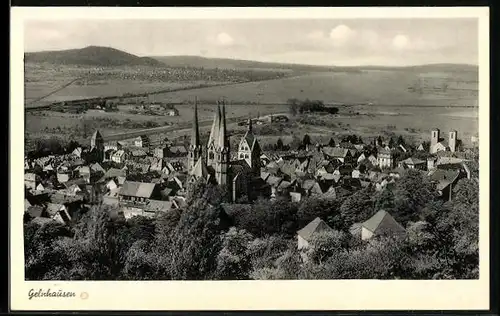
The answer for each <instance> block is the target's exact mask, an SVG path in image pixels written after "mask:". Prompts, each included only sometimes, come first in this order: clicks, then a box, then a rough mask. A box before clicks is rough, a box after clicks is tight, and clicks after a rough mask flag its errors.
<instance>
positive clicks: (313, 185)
mask: <svg viewBox="0 0 500 316" xmlns="http://www.w3.org/2000/svg"><path fill="white" fill-rule="evenodd" d="M301 189H302V190H303V191H304V193H305V195H306V196H319V195H321V194H323V190H322V189H321V186H320V185H319V183H318V182H317V181H316V180H305V181H304V182H302V184H301Z"/></svg>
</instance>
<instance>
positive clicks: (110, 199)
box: [102, 188, 120, 206]
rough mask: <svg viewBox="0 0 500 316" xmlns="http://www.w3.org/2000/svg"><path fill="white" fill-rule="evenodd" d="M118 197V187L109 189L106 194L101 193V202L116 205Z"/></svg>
mask: <svg viewBox="0 0 500 316" xmlns="http://www.w3.org/2000/svg"><path fill="white" fill-rule="evenodd" d="M119 197H120V188H114V189H111V190H109V191H108V192H107V193H106V194H104V195H103V197H102V204H105V205H111V206H118V205H119Z"/></svg>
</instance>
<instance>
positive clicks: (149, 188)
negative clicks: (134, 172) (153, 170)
mask: <svg viewBox="0 0 500 316" xmlns="http://www.w3.org/2000/svg"><path fill="white" fill-rule="evenodd" d="M158 195H159V190H158V187H157V186H156V185H155V184H154V183H145V182H135V181H125V183H123V186H122V187H121V190H120V193H119V200H120V201H123V202H132V203H146V201H147V200H149V199H151V198H154V197H155V196H158Z"/></svg>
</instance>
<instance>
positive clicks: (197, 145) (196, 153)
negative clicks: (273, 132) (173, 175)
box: [188, 98, 202, 172]
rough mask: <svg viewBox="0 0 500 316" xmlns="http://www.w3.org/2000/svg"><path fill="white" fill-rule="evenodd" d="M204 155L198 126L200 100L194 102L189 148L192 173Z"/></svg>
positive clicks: (189, 164)
mask: <svg viewBox="0 0 500 316" xmlns="http://www.w3.org/2000/svg"><path fill="white" fill-rule="evenodd" d="M201 154H202V149H201V142H200V129H199V126H198V99H197V98H195V100H194V115H193V129H192V131H191V144H190V146H189V154H188V155H189V156H188V170H189V172H191V171H192V170H193V169H194V167H195V166H196V163H197V162H198V160H200V158H201Z"/></svg>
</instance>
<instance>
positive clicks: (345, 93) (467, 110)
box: [25, 64, 478, 144]
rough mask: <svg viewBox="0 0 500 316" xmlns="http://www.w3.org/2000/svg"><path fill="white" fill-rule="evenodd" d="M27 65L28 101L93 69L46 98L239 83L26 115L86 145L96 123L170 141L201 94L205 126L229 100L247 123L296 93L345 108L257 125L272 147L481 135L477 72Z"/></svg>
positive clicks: (40, 128)
mask: <svg viewBox="0 0 500 316" xmlns="http://www.w3.org/2000/svg"><path fill="white" fill-rule="evenodd" d="M27 67H28V69H27V75H26V88H25V89H26V98H27V99H30V98H31V99H33V98H37V97H41V96H43V95H45V94H47V93H49V92H50V91H52V90H54V89H56V88H58V87H60V86H62V85H63V84H64V83H66V82H68V81H71V80H72V79H74V78H77V77H78V76H82V74H84V73H90V74H91V75H90V76H87V77H86V79H84V80H79V81H77V82H75V84H72V85H70V86H68V87H66V88H64V89H62V90H61V91H58V92H56V93H54V94H53V95H51V96H50V97H48V98H47V99H46V100H43V101H40V103H43V102H48V101H51V100H52V101H59V100H67V99H78V98H91V97H96V96H109V95H123V94H133V93H145V92H155V91H160V90H164V89H176V88H184V87H193V86H197V85H200V84H214V85H220V84H229V85H226V86H213V87H206V88H197V89H187V90H181V91H173V92H166V93H160V94H151V95H149V96H147V97H144V98H135V97H124V98H121V101H122V102H121V103H120V104H121V105H119V106H118V109H119V111H118V112H103V111H98V110H89V111H87V112H86V113H83V114H78V115H75V114H69V113H59V112H53V111H39V112H33V113H26V119H25V121H26V137H27V138H35V137H47V136H59V137H65V138H71V139H76V140H78V141H82V142H85V141H87V140H88V138H89V137H90V136H89V135H90V134H91V132H92V131H93V130H94V129H96V128H98V129H100V130H101V132H102V133H103V135H105V136H106V135H107V136H111V135H116V134H120V133H133V132H137V131H141V130H144V129H147V128H155V129H156V130H153V132H155V131H158V133H166V136H169V137H177V136H183V135H189V128H187V129H186V126H188V124H189V123H190V122H191V120H192V113H193V105H192V102H193V101H194V98H195V97H197V98H198V100H199V105H198V108H199V114H198V115H199V120H200V121H203V122H209V121H210V120H211V119H212V118H213V116H214V110H215V109H216V106H215V101H216V100H219V99H220V98H221V97H224V98H225V99H226V100H227V101H228V105H227V107H226V111H227V117H228V119H230V120H231V118H236V117H237V118H238V119H241V118H242V117H248V116H252V117H257V116H263V115H267V114H277V113H287V112H288V111H289V108H288V106H287V105H286V102H287V100H288V99H291V98H297V99H300V100H304V99H306V98H308V99H312V100H322V101H324V102H325V103H327V104H338V106H339V108H340V112H339V114H338V115H336V116H332V115H326V116H322V115H318V114H315V115H308V116H299V117H295V118H293V119H292V120H291V121H290V122H289V123H286V124H284V125H283V126H281V127H280V128H279V129H277V128H276V126H274V125H275V124H273V125H263V126H256V132H257V133H258V134H259V139H261V141H262V143H264V144H265V143H275V142H276V140H277V138H279V137H282V138H283V139H284V140H285V141H286V139H291V138H292V135H293V134H295V135H297V136H298V137H303V135H304V134H306V133H307V134H309V135H310V136H311V137H312V138H313V139H317V140H318V141H323V140H328V139H329V137H331V136H332V135H338V134H347V133H356V134H358V135H361V136H362V137H363V138H364V139H368V138H371V137H374V136H376V135H379V134H380V135H384V134H390V133H396V134H403V135H405V136H407V137H410V138H412V139H415V140H419V139H424V140H427V139H428V134H429V130H430V129H432V128H435V127H437V128H440V129H441V130H442V131H443V132H447V131H448V130H450V129H456V130H458V131H459V137H461V138H463V140H464V142H465V143H467V142H468V141H469V140H470V136H471V135H475V134H477V131H478V115H477V89H478V83H477V82H478V79H477V72H474V71H462V72H447V71H441V70H439V71H437V70H436V71H429V70H428V69H426V70H425V71H424V70H418V69H413V68H408V69H371V70H366V69H365V70H362V71H358V72H324V71H323V72H314V73H312V72H311V73H302V74H300V75H297V74H294V76H291V75H290V76H288V77H286V78H278V79H272V80H266V81H260V82H244V83H237V82H236V83H235V82H234V80H236V79H235V78H232V77H229V79H230V80H228V81H226V82H222V81H217V78H212V80H211V81H190V80H188V79H189V78H191V77H193V76H194V77H196V76H199V75H200V74H199V73H196V71H195V72H194V73H189V74H184V73H177V72H172V73H169V72H168V70H154V73H153V75H151V79H148V78H147V76H148V71H149V70H148V71H145V70H144V69H149V68H144V67H143V70H138V68H136V67H114V68H113V67H111V68H107V69H103V68H102V67H101V68H99V67H89V66H81V67H77V66H68V65H65V66H58V67H48V66H46V65H45V66H43V65H42V66H41V65H38V64H28V66H27ZM262 71H265V69H264V70H262ZM235 73H237V72H235ZM176 76H177V77H176ZM165 78H173V79H172V80H170V81H169V80H164V79H165ZM176 78H177V79H176ZM218 78H223V76H222V77H218ZM146 79H147V80H146ZM141 100H145V101H146V103H148V101H150V102H166V103H182V104H177V105H175V107H176V108H177V109H178V111H179V116H153V115H144V114H133V113H131V112H130V111H131V110H133V109H134V107H135V105H136V104H137V102H140V101H141ZM188 103H190V104H188ZM453 107H455V108H453ZM202 125H203V127H202V129H207V128H209V125H210V123H207V124H205V123H203V124H202ZM205 125H206V126H205ZM228 128H230V129H233V130H234V132H238V131H239V132H243V130H244V128H241V127H238V126H237V125H236V124H234V123H231V124H230V126H229V127H228ZM167 131H168V132H167ZM131 135H132V134H131Z"/></svg>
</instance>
